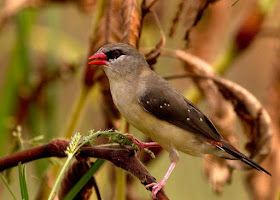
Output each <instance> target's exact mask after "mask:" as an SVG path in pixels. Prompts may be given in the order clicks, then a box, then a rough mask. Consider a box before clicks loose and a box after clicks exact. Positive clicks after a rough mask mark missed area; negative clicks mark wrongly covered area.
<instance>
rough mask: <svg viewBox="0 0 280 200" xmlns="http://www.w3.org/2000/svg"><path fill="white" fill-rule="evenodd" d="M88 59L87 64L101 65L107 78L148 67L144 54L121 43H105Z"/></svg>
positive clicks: (120, 76)
mask: <svg viewBox="0 0 280 200" xmlns="http://www.w3.org/2000/svg"><path fill="white" fill-rule="evenodd" d="M89 59H90V60H91V61H90V62H89V64H91V65H99V66H102V68H103V69H104V71H105V73H106V74H107V76H108V78H109V79H110V78H113V77H114V78H116V77H118V78H124V77H126V76H127V75H128V74H132V73H135V74H137V73H139V71H140V70H141V69H143V68H145V67H148V64H147V62H146V60H145V58H144V56H143V55H142V54H141V53H139V52H138V50H137V49H135V48H134V47H133V46H131V45H128V44H123V43H114V44H107V45H105V46H103V47H101V48H100V49H99V50H98V51H97V52H96V53H95V54H93V55H92V56H91V57H90V58H89Z"/></svg>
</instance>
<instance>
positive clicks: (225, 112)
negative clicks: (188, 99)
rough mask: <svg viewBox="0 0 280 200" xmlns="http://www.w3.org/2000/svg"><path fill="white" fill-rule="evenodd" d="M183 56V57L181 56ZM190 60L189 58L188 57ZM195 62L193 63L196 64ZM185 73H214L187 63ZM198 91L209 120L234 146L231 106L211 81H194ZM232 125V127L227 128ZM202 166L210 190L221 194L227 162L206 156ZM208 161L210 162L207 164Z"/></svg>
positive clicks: (228, 173)
mask: <svg viewBox="0 0 280 200" xmlns="http://www.w3.org/2000/svg"><path fill="white" fill-rule="evenodd" d="M180 53H181V54H179V55H180V56H181V57H182V58H186V57H187V55H186V54H185V53H184V52H180ZM182 54H183V55H182ZM189 58H190V57H189ZM196 62H197V61H195V62H194V63H196ZM185 69H186V71H188V72H192V73H195V74H199V75H207V76H213V75H214V71H213V69H212V67H211V66H210V65H206V64H204V65H201V66H199V67H198V66H196V65H190V64H189V63H187V65H186V67H185ZM194 81H195V83H196V84H197V86H198V87H199V89H200V90H201V91H202V92H203V94H204V96H205V98H206V100H207V102H208V104H209V110H210V118H211V120H212V121H213V123H214V124H215V125H216V127H217V128H218V130H220V133H221V134H222V136H223V137H224V138H225V139H226V140H228V141H230V142H231V144H234V145H236V138H235V135H234V127H233V124H234V113H233V110H232V109H231V106H230V104H229V103H228V102H226V101H225V100H224V99H223V97H222V96H221V94H220V93H219V91H218V88H217V87H216V85H215V84H214V83H213V81H211V80H205V79H196V80H194ZM229 124H232V126H229ZM203 161H204V162H203V166H204V171H205V174H206V176H207V178H208V180H209V182H210V184H211V187H212V189H213V190H214V191H215V192H216V193H221V192H223V189H224V185H225V184H226V183H229V182H230V180H231V176H232V169H231V168H230V167H229V166H228V165H227V161H226V160H225V159H222V158H218V157H215V156H213V155H206V156H205V157H204V159H203ZM209 161H210V162H209Z"/></svg>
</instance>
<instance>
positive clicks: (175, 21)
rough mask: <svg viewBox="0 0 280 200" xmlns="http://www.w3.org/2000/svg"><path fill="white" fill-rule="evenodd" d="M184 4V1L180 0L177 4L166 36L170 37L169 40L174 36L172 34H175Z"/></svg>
mask: <svg viewBox="0 0 280 200" xmlns="http://www.w3.org/2000/svg"><path fill="white" fill-rule="evenodd" d="M186 2H187V1H186V0H181V1H180V2H179V4H178V7H177V11H176V14H175V16H174V17H173V20H172V25H171V27H170V29H169V34H168V36H169V37H171V38H172V37H173V36H174V34H175V32H176V28H177V26H178V23H179V20H180V17H181V15H182V13H183V9H184V6H185V3H186Z"/></svg>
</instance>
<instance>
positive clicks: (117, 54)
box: [105, 49, 124, 60]
mask: <svg viewBox="0 0 280 200" xmlns="http://www.w3.org/2000/svg"><path fill="white" fill-rule="evenodd" d="M105 54H106V56H107V58H108V60H110V59H117V58H118V57H120V56H121V55H124V53H123V52H122V51H121V50H120V49H114V50H112V51H109V52H107V53H105Z"/></svg>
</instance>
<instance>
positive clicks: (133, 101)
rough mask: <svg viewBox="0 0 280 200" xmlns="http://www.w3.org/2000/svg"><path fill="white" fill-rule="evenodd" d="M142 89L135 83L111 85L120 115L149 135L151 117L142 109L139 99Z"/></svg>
mask: <svg viewBox="0 0 280 200" xmlns="http://www.w3.org/2000/svg"><path fill="white" fill-rule="evenodd" d="M139 90H140V88H139V87H138V86H137V85H136V84H133V83H118V84H111V93H112V97H113V101H114V103H115V105H116V107H117V108H118V110H119V111H120V113H121V114H122V115H123V116H124V117H125V118H126V119H127V121H128V122H129V123H130V124H131V125H133V126H134V127H135V128H137V129H139V130H140V131H142V132H144V133H145V134H147V135H149V136H150V134H149V133H151V132H152V131H151V129H152V127H151V126H152V124H151V125H150V124H149V123H150V121H151V119H150V118H151V116H150V115H149V114H148V113H147V112H146V111H144V109H143V108H142V107H141V105H140V103H139V101H138V97H139V95H140V93H139Z"/></svg>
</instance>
